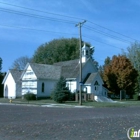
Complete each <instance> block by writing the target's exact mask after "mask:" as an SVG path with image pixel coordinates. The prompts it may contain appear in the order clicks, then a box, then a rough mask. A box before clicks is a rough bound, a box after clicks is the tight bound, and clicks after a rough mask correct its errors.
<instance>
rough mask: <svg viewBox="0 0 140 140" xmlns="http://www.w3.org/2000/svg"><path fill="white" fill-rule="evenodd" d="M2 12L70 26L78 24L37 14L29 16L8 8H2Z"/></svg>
mask: <svg viewBox="0 0 140 140" xmlns="http://www.w3.org/2000/svg"><path fill="white" fill-rule="evenodd" d="M0 11H2V12H7V13H12V14H17V15H23V16H29V17H33V18H39V19H44V20H51V21H57V22H63V23H64V22H65V23H70V24H75V23H76V22H74V21H71V20H65V19H58V18H52V17H46V16H41V15H36V14H29V13H25V12H20V11H16V10H10V9H6V8H0Z"/></svg>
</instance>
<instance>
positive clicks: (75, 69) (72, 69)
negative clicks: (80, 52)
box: [54, 59, 79, 78]
mask: <svg viewBox="0 0 140 140" xmlns="http://www.w3.org/2000/svg"><path fill="white" fill-rule="evenodd" d="M54 65H55V66H61V76H63V77H64V78H76V77H77V76H78V74H79V59H75V60H70V61H63V62H58V63H54Z"/></svg>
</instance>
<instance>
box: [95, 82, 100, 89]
mask: <svg viewBox="0 0 140 140" xmlns="http://www.w3.org/2000/svg"><path fill="white" fill-rule="evenodd" d="M94 87H95V90H98V87H99V83H98V81H95V83H94Z"/></svg>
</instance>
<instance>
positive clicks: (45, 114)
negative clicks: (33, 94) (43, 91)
mask: <svg viewBox="0 0 140 140" xmlns="http://www.w3.org/2000/svg"><path fill="white" fill-rule="evenodd" d="M130 127H135V128H136V129H137V130H139V129H140V107H116V108H114V107H108V108H49V107H39V106H38V107H37V106H23V105H22V106H21V105H0V140H112V139H113V140H127V139H128V138H127V130H128V129H129V128H130ZM137 139H139V138H137Z"/></svg>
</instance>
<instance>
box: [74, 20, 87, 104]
mask: <svg viewBox="0 0 140 140" xmlns="http://www.w3.org/2000/svg"><path fill="white" fill-rule="evenodd" d="M85 22H86V20H84V21H83V22H79V23H78V24H76V25H75V26H76V27H77V26H78V27H79V47H80V48H79V49H80V54H79V61H80V62H79V63H80V79H79V105H82V84H83V82H82V35H81V27H82V25H83V24H84V23H85Z"/></svg>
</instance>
